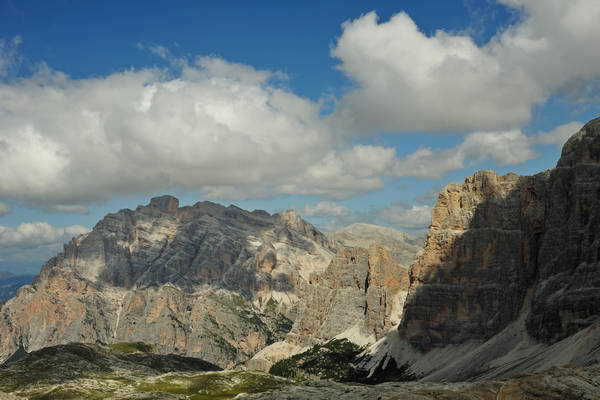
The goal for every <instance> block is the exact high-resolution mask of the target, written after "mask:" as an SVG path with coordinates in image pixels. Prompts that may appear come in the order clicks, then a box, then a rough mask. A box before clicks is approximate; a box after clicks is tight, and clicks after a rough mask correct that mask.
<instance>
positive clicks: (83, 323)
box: [0, 196, 407, 368]
mask: <svg viewBox="0 0 600 400" xmlns="http://www.w3.org/2000/svg"><path fill="white" fill-rule="evenodd" d="M336 252H337V255H336ZM333 259H335V260H334V261H333V262H332V260H333ZM406 282H407V279H406V270H405V269H403V268H400V267H397V265H396V263H395V262H394V261H393V260H392V259H391V257H390V256H389V254H388V253H387V252H386V251H385V250H384V249H382V248H372V249H371V250H365V249H354V248H342V247H339V243H338V244H336V245H335V246H334V245H331V244H330V241H329V240H328V239H327V237H326V236H325V235H323V234H322V233H321V232H319V231H318V230H317V229H316V228H315V227H313V226H312V225H311V224H309V223H308V222H306V221H304V220H303V219H302V218H300V217H299V216H298V214H296V213H295V212H293V211H286V212H283V213H280V214H275V215H270V214H268V213H266V212H264V211H260V210H259V211H253V212H248V211H244V210H242V209H240V208H237V207H235V206H230V207H223V206H221V205H218V204H214V203H210V202H201V203H197V204H195V205H194V206H189V207H179V204H178V201H177V199H175V198H173V197H171V196H163V197H159V198H154V199H152V200H151V201H150V204H148V205H147V206H139V207H138V208H137V209H136V210H121V211H119V212H118V213H115V214H109V215H107V216H106V217H105V218H103V219H102V220H101V221H100V222H98V224H97V225H96V226H95V227H94V229H93V230H92V231H91V232H89V233H87V234H85V235H82V236H79V237H77V238H75V239H73V240H72V241H71V242H70V243H69V244H67V245H66V246H65V247H64V251H63V252H62V253H60V254H58V255H57V256H56V257H53V258H52V259H50V260H49V261H48V262H47V263H46V264H45V265H44V266H43V267H42V270H41V272H40V275H39V276H38V277H36V279H35V282H34V284H33V285H31V286H25V287H23V288H22V289H21V290H20V291H19V293H18V294H17V296H15V297H14V298H13V299H11V300H9V301H8V302H7V304H5V305H4V306H3V307H2V309H1V311H0V362H1V361H3V360H5V359H7V358H8V357H10V355H11V354H12V353H13V352H14V351H16V350H17V349H19V348H24V349H25V350H27V351H34V350H37V349H40V348H43V347H47V346H51V345H57V344H63V343H69V342H87V343H103V344H110V343H114V342H132V341H141V342H148V343H153V344H155V345H156V346H157V348H158V350H159V351H160V352H162V353H177V354H184V355H188V356H194V357H200V358H203V359H206V360H208V361H210V362H213V363H215V364H217V365H219V366H220V367H223V368H233V367H236V366H243V365H244V363H245V362H246V361H247V360H249V359H250V358H252V357H253V356H254V355H255V354H256V353H257V352H259V351H261V350H262V349H264V348H265V347H266V346H269V345H271V344H274V343H276V345H275V347H273V348H279V349H284V351H282V352H280V353H281V354H290V353H293V352H295V351H296V350H297V349H301V348H302V346H306V345H308V344H309V343H313V342H315V343H316V342H319V341H322V340H328V339H330V338H332V337H333V336H335V335H338V334H340V333H343V332H344V331H346V330H348V329H349V328H351V327H355V328H356V329H355V330H354V331H352V332H354V337H355V339H356V340H364V338H365V337H366V338H367V339H368V340H370V341H372V340H375V338H377V337H379V336H380V335H382V333H383V332H385V331H387V330H389V329H390V328H391V327H392V326H393V324H394V323H397V321H398V320H399V318H398V313H399V311H400V310H401V308H402V307H401V304H402V303H401V302H402V301H403V299H404V295H405V292H406V287H405V286H406ZM303 299H305V300H303ZM319 313H320V314H321V316H320V317H319V318H321V319H317V320H315V321H312V318H313V317H315V318H316V315H317V314H319ZM294 321H298V324H297V326H296V327H294V328H292V326H293V324H294ZM321 322H322V324H321ZM321 325H323V326H321ZM290 330H292V333H293V334H292V336H293V337H294V338H295V340H293V341H288V342H283V340H284V338H285V337H286V336H287V334H288V333H289V332H290ZM313 330H314V331H313ZM278 346H279V347H278ZM267 367H268V366H267Z"/></svg>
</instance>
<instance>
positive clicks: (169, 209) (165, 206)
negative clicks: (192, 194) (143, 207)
mask: <svg viewBox="0 0 600 400" xmlns="http://www.w3.org/2000/svg"><path fill="white" fill-rule="evenodd" d="M148 207H151V208H153V209H155V210H158V211H161V212H164V213H170V214H174V213H176V212H177V210H178V209H179V200H177V199H176V198H175V197H173V196H169V195H165V196H160V197H154V198H152V199H151V200H150V204H149V205H148Z"/></svg>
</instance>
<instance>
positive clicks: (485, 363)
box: [362, 119, 600, 380]
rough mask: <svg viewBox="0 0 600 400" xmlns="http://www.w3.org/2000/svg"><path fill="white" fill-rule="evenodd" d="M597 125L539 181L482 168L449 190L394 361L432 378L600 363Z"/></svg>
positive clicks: (415, 277) (393, 349)
mask: <svg viewBox="0 0 600 400" xmlns="http://www.w3.org/2000/svg"><path fill="white" fill-rule="evenodd" d="M599 316H600V119H596V120H593V121H591V122H589V123H588V124H587V125H586V126H585V127H584V128H582V130H581V131H580V132H579V133H577V134H575V135H574V136H572V137H571V138H570V139H569V140H568V141H567V142H566V143H565V145H564V147H563V151H562V156H561V158H560V160H559V161H558V164H557V166H556V168H554V169H551V170H548V171H544V172H542V173H540V174H537V175H534V176H524V177H521V176H517V175H515V174H508V175H505V176H498V175H497V174H496V173H494V172H492V171H481V172H477V173H476V174H475V175H474V176H472V177H469V178H467V179H466V180H465V182H464V183H463V184H450V185H448V186H446V187H445V188H444V190H442V192H441V193H440V195H439V200H438V203H437V205H436V206H435V208H434V209H433V211H432V219H431V226H430V229H429V231H428V233H427V236H426V239H425V248H424V250H423V252H422V253H421V254H420V255H419V257H418V259H417V261H416V262H415V264H413V265H412V267H411V270H410V287H409V289H408V297H407V300H406V305H405V309H404V315H403V317H402V322H401V324H400V326H399V329H398V334H396V333H394V334H391V335H388V337H387V338H385V339H383V340H381V341H380V342H379V343H378V344H377V345H375V346H374V347H373V348H372V355H373V358H371V359H370V360H369V361H367V362H365V363H364V364H363V366H362V367H363V368H371V369H374V368H375V366H377V365H378V366H382V365H385V364H386V363H388V362H389V361H390V360H394V363H395V365H397V366H402V367H403V368H404V369H405V373H406V374H408V375H410V376H416V377H418V378H421V379H428V380H440V379H445V380H463V379H473V378H477V379H489V378H495V377H506V376H513V375H515V374H517V373H521V372H531V371H540V370H543V369H546V368H548V367H550V366H552V365H589V364H593V363H597V362H600V318H599Z"/></svg>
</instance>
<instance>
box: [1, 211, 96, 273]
mask: <svg viewBox="0 0 600 400" xmlns="http://www.w3.org/2000/svg"><path fill="white" fill-rule="evenodd" d="M88 231H89V229H88V228H86V227H83V226H81V225H71V226H67V227H55V226H52V225H50V224H48V223H47V222H24V223H21V224H20V225H19V226H17V227H16V228H12V227H7V226H0V262H2V264H3V265H5V266H7V267H10V266H11V264H16V265H21V264H23V263H26V264H31V263H34V264H35V263H38V262H40V263H41V262H42V261H43V260H47V259H49V258H50V257H52V256H54V255H56V253H58V252H59V251H61V249H62V245H63V243H66V242H68V241H69V240H71V238H73V237H75V236H79V235H80V234H83V233H86V232H88ZM34 270H35V268H34Z"/></svg>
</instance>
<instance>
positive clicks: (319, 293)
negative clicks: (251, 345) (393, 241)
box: [286, 245, 408, 346]
mask: <svg viewBox="0 0 600 400" xmlns="http://www.w3.org/2000/svg"><path fill="white" fill-rule="evenodd" d="M407 289H408V273H407V270H406V269H404V268H402V267H398V265H397V264H396V263H395V262H394V260H393V259H392V257H391V255H390V254H389V253H388V252H387V251H386V250H385V249H383V248H382V247H380V246H377V245H371V247H370V248H369V249H368V250H367V249H363V248H346V249H344V250H342V251H340V252H338V254H336V256H335V258H334V259H333V260H332V262H331V264H330V265H329V267H327V269H326V270H325V271H324V272H323V273H321V274H316V275H313V276H311V279H310V281H309V286H308V287H307V290H306V294H305V295H304V296H303V298H302V300H301V301H300V303H299V306H298V317H297V319H296V321H295V323H294V326H293V327H292V330H291V332H290V333H289V335H288V337H287V338H286V340H287V341H288V342H292V343H294V344H297V345H300V346H306V345H312V344H315V343H318V342H319V341H322V340H327V339H330V338H332V337H334V336H340V335H341V336H348V338H349V339H351V340H352V339H353V341H354V342H358V343H359V344H364V343H368V342H374V341H375V340H377V339H379V338H380V337H381V336H383V335H384V334H386V333H387V332H388V331H389V330H390V329H391V328H392V327H393V326H395V325H397V324H398V323H399V322H400V315H401V312H402V307H403V306H404V298H405V296H406V290H407Z"/></svg>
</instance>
